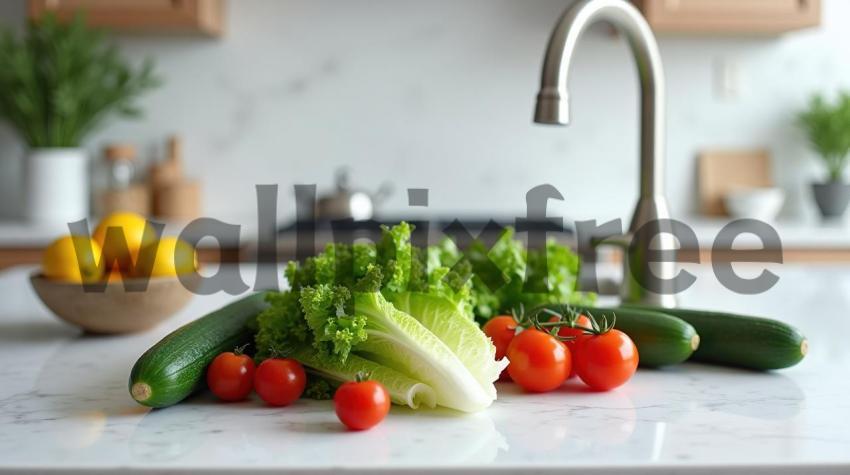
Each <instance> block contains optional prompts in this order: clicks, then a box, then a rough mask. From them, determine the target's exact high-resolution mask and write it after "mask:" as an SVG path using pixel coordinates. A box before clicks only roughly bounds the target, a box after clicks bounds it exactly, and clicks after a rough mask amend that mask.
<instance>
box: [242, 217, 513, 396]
mask: <svg viewBox="0 0 850 475" xmlns="http://www.w3.org/2000/svg"><path fill="white" fill-rule="evenodd" d="M411 232H412V227H411V226H409V225H408V224H407V223H401V224H399V225H398V226H394V227H392V228H385V229H384V232H383V236H382V239H381V240H380V241H379V242H378V243H377V244H376V245H374V246H372V245H368V244H354V245H349V244H339V243H337V244H332V245H329V246H328V247H327V248H326V249H325V250H324V251H323V252H322V253H320V254H319V255H317V256H315V257H311V258H309V259H307V260H305V262H304V263H303V264H302V265H299V264H296V263H290V264H289V265H288V266H287V270H286V276H287V280H288V282H289V283H290V287H291V288H290V290H288V291H285V292H281V293H276V294H273V295H272V296H270V297H269V301H270V303H271V306H270V308H269V309H268V310H266V311H265V312H263V314H261V315H260V316H259V318H258V322H259V330H258V332H257V335H256V345H257V349H258V355H257V357H258V358H260V359H262V358H265V357H268V356H270V355H273V354H278V355H283V356H287V357H291V358H294V359H296V360H298V361H300V362H301V363H302V364H304V365H305V366H306V367H308V369H309V370H310V371H311V373H313V374H316V375H318V376H320V377H322V378H324V379H327V380H329V381H332V382H334V381H346V380H353V379H355V377H356V376H357V375H358V373H362V372H367V373H369V374H370V377H371V378H373V379H376V380H378V381H380V382H381V383H383V384H384V385H385V386H386V387H387V389H388V391H389V392H390V396H391V397H392V399H393V401H394V402H396V403H398V404H406V405H408V406H410V407H414V408H415V407H419V406H420V405H424V406H427V407H433V406H434V405H440V406H444V407H448V408H452V409H456V410H459V411H465V412H474V411H478V410H481V409H483V408H486V407H487V406H489V405H490V404H491V403H492V402H493V400H494V399H495V398H496V389H495V386H494V385H493V382H494V381H495V380H496V379H497V378H498V376H499V374H500V372H501V371H502V369H504V367H505V366H506V365H507V361H506V360H504V359H503V360H501V361H496V359H495V348H494V347H493V344H492V342H491V341H490V339H489V338H487V337H486V336H485V335H484V334H483V333H482V332H481V330H480V329H479V328H478V327H477V326H476V324H475V323H474V321H473V319H472V283H471V281H470V278H469V275H468V270H464V266H460V267H458V268H457V269H452V268H449V267H446V266H442V265H430V264H433V262H430V263H429V259H428V255H427V250H422V249H418V248H416V247H414V246H412V245H411V243H410V236H411ZM464 272H466V273H467V275H466V277H464V275H463V273H464ZM396 303H398V304H399V305H403V306H404V307H403V308H404V309H400V308H398V307H397V306H396Z"/></svg>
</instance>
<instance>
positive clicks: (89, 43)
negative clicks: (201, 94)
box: [0, 15, 159, 221]
mask: <svg viewBox="0 0 850 475" xmlns="http://www.w3.org/2000/svg"><path fill="white" fill-rule="evenodd" d="M158 83H159V80H158V79H157V78H156V76H155V75H154V73H153V65H152V63H151V62H150V61H145V62H144V63H143V64H142V65H140V66H139V67H133V66H131V65H130V64H129V63H128V62H127V61H126V60H124V59H123V58H122V57H121V56H120V55H119V53H118V51H117V49H116V48H115V47H114V46H112V45H110V44H108V43H107V42H106V40H105V39H104V36H103V34H102V33H101V32H99V31H95V30H91V29H89V28H87V27H86V26H85V22H84V20H83V18H82V17H80V16H78V17H76V18H75V19H74V20H73V21H72V22H70V23H69V24H62V23H60V22H59V21H57V19H56V18H55V17H54V16H52V15H47V16H45V17H43V18H42V19H40V20H36V21H33V22H31V23H30V24H29V26H28V28H27V30H26V32H25V34H24V35H23V37H22V38H17V37H16V35H14V34H13V33H12V31H11V30H9V29H8V28H7V29H5V30H3V31H0V120H5V121H6V122H7V123H8V124H10V125H11V126H12V128H13V129H15V130H16V131H17V133H18V134H19V135H20V137H21V138H22V139H23V140H24V141H25V142H26V144H27V146H28V147H29V150H28V157H27V158H26V164H25V167H24V169H25V172H26V177H25V180H24V183H25V187H26V207H27V212H26V215H27V217H29V218H30V219H31V220H34V221H67V220H76V219H81V218H84V217H86V216H87V215H88V212H89V206H88V200H89V187H88V158H87V156H86V153H85V151H84V150H83V149H82V148H81V145H82V142H83V140H84V139H85V138H86V136H87V135H88V134H89V133H91V131H92V130H93V129H95V128H96V127H97V126H99V125H100V124H102V123H103V121H104V119H105V118H107V117H109V116H110V115H117V116H125V117H126V116H135V115H138V113H139V111H138V110H137V109H136V108H135V107H134V105H133V100H134V99H135V98H136V97H138V96H139V95H140V94H141V93H143V92H144V91H147V90H149V89H152V88H154V87H155V86H157V85H158Z"/></svg>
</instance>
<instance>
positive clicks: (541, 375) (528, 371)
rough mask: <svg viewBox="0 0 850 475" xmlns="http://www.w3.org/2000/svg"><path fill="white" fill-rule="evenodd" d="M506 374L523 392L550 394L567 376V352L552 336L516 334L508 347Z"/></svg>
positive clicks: (540, 333)
mask: <svg viewBox="0 0 850 475" xmlns="http://www.w3.org/2000/svg"><path fill="white" fill-rule="evenodd" d="M508 360H509V361H510V364H509V365H508V374H510V375H511V378H512V379H513V380H514V381H515V382H516V383H517V384H519V385H520V386H522V388H523V389H525V390H526V391H531V392H546V391H551V390H553V389H555V388H557V387H558V386H560V385H561V384H563V382H564V381H566V379H567V376H569V375H570V367H571V366H572V361H571V360H572V358H571V357H570V350H569V349H568V348H567V347H566V345H564V344H563V343H561V342H560V341H559V340H558V339H557V338H555V337H554V336H552V335H550V334H548V333H545V332H542V331H540V330H525V331H523V332H520V333H519V334H517V336H515V337H514V339H513V341H512V342H511V344H510V346H508Z"/></svg>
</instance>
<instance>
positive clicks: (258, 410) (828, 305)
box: [0, 265, 850, 474]
mask: <svg viewBox="0 0 850 475" xmlns="http://www.w3.org/2000/svg"><path fill="white" fill-rule="evenodd" d="M774 270H775V271H776V272H777V273H778V274H779V275H780V277H781V279H780V281H779V283H778V284H777V286H776V287H775V288H774V289H772V290H771V291H769V292H768V293H766V294H763V295H758V296H742V295H737V294H734V293H732V292H730V291H727V290H725V289H723V288H722V287H721V286H720V285H719V284H718V283H717V282H716V280H715V279H714V278H713V276H712V275H711V274H710V273H708V272H706V269H704V268H703V269H701V271H700V272H699V274H698V275H699V280H698V281H697V284H696V285H695V286H694V287H693V288H692V289H690V290H688V291H686V292H685V293H684V294H683V296H682V301H683V302H684V303H685V304H686V305H688V306H695V307H714V308H722V309H727V310H734V311H746V312H750V313H757V314H765V315H770V316H773V317H776V318H780V319H783V320H787V321H790V322H793V323H794V324H796V325H798V326H799V327H800V328H801V329H802V330H803V331H804V332H805V333H807V335H808V337H809V341H810V349H811V352H810V355H809V356H808V358H807V359H806V360H805V361H804V362H802V363H801V364H800V365H798V366H797V367H794V368H791V369H789V370H786V371H781V372H777V373H771V374H764V373H755V372H749V371H741V370H735V369H725V368H716V367H711V366H704V365H698V364H686V365H683V366H680V367H676V368H670V369H667V370H641V371H639V372H638V374H637V375H636V376H635V378H634V379H633V380H632V381H631V382H630V383H629V384H628V385H626V386H624V387H622V388H620V389H618V390H615V391H612V392H608V393H591V392H587V391H585V390H583V388H582V387H581V386H580V385H579V384H576V383H568V384H567V385H566V386H565V387H564V388H563V389H562V390H559V391H556V392H553V393H549V394H545V395H526V394H521V393H520V392H519V391H518V390H517V389H516V388H515V387H514V386H512V385H510V384H503V385H500V387H499V400H498V401H497V402H496V403H495V404H494V405H493V406H492V407H491V408H489V409H488V410H486V411H484V412H482V413H479V414H474V415H468V416H463V415H457V414H453V413H451V412H448V411H441V410H431V411H429V410H422V411H412V410H408V409H404V408H399V407H394V408H393V409H392V412H391V413H390V415H389V416H388V418H387V420H385V421H384V423H382V424H381V425H379V426H378V427H376V428H375V429H373V430H371V431H368V432H362V433H353V432H346V431H344V430H343V429H342V427H341V426H340V424H339V423H338V422H337V420H336V418H335V416H334V414H333V411H332V408H331V405H330V403H329V402H327V401H319V402H317V401H299V402H297V403H296V404H295V405H293V406H291V407H286V408H280V409H277V408H268V407H264V406H263V405H262V404H260V403H259V402H258V401H257V400H256V399H254V400H252V401H248V402H244V403H238V404H220V403H217V402H215V401H214V400H213V399H212V398H211V397H209V396H208V395H201V396H198V397H195V398H193V399H190V400H188V401H186V402H185V403H183V404H180V405H178V406H175V407H172V408H169V409H164V410H155V411H153V410H149V409H146V408H143V407H140V406H138V405H136V404H135V403H134V402H133V401H132V400H131V399H130V397H129V395H128V394H127V389H126V384H127V376H128V373H129V369H130V367H131V365H132V363H133V362H134V361H135V359H136V358H137V357H138V356H139V354H141V353H142V352H143V351H144V349H146V348H147V347H148V346H149V345H151V344H152V343H154V342H155V341H156V340H158V339H159V338H160V337H161V336H162V335H164V334H165V333H167V332H169V331H171V330H172V329H174V328H175V327H177V326H178V325H180V324H181V323H183V322H185V321H187V320H189V319H191V318H194V317H196V316H198V315H200V314H202V313H204V312H206V311H209V310H211V309H213V308H215V307H217V306H219V305H221V304H222V303H224V302H226V301H227V300H230V299H232V298H233V297H231V296H227V295H215V296H207V297H196V298H195V299H194V301H193V302H192V304H191V305H190V306H189V307H188V308H187V309H185V311H183V312H181V313H180V314H179V315H177V316H176V317H175V318H173V319H172V320H170V321H168V322H166V323H164V324H163V325H161V326H160V327H159V328H157V329H155V330H153V331H150V332H147V333H143V334H139V335H134V336H123V337H93V336H85V335H82V334H80V332H79V331H77V330H76V329H74V328H72V327H69V326H67V325H65V324H63V323H60V322H58V321H56V320H55V319H54V318H53V317H51V316H50V315H49V314H48V311H47V310H46V309H45V308H44V307H43V306H42V305H41V304H40V303H39V302H38V301H37V300H36V297H35V295H34V294H33V293H32V291H31V290H30V289H29V287H28V283H27V280H26V276H27V272H28V269H22V268H18V269H13V270H11V271H7V272H4V273H0V473H21V472H29V473H33V472H54V471H57V472H59V471H61V472H67V473H71V472H75V473H81V474H82V473H85V474H88V473H95V472H97V473H138V472H144V473H175V472H180V473H186V471H192V472H195V471H197V472H206V471H216V473H244V472H245V471H247V470H249V469H250V470H256V471H268V472H275V473H294V472H311V473H330V472H331V471H332V470H333V469H335V468H346V469H349V470H350V471H352V472H361V473H373V472H374V470H375V469H396V470H401V469H408V470H411V471H415V472H417V473H419V472H424V471H431V470H439V471H443V472H482V473H483V472H490V471H494V470H505V471H509V472H511V473H516V472H520V471H523V472H538V473H539V472H557V473H594V474H598V473H652V474H658V473H715V472H723V473H740V474H752V473H771V474H773V473H788V474H798V473H807V474H812V473H845V474H846V473H850V397H848V394H850V370H848V363H850V344H848V342H850V339H848V335H850V267H837V266H835V267H813V266H809V267H798V266H791V265H785V266H778V267H774ZM590 469H593V470H590Z"/></svg>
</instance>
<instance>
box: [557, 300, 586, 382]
mask: <svg viewBox="0 0 850 475" xmlns="http://www.w3.org/2000/svg"><path fill="white" fill-rule="evenodd" d="M549 321H550V322H557V321H558V317H552V318H550V319H549ZM576 327H583V328H591V322H590V319H589V318H587V317H586V316H585V315H579V316H578V318H576ZM584 335H585V333H584V330H582V329H581V328H571V327H569V326H563V327H561V328H560V329H558V336H560V337H563V338H567V337H573V339H572V340H566V341H564V342H563V343H564V344H565V345H567V348H569V349H570V354H571V355H572V357H573V360H575V355H576V343H577V342H578V340H579V338H581V337H583V336H584ZM575 375H576V365H575V364H573V365H572V369H571V370H570V375H569V378H572V377H573V376H575Z"/></svg>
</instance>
